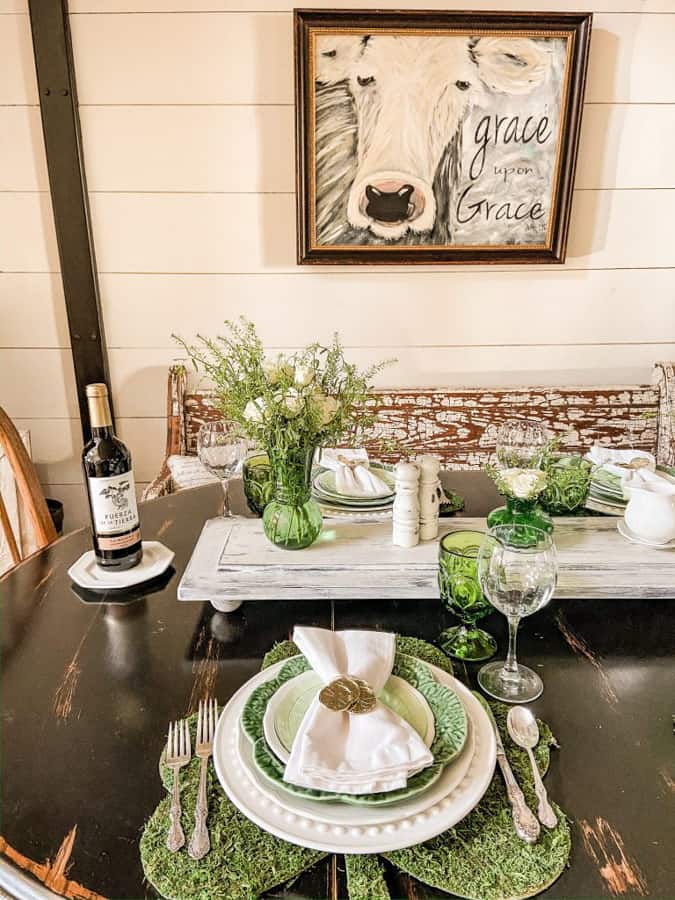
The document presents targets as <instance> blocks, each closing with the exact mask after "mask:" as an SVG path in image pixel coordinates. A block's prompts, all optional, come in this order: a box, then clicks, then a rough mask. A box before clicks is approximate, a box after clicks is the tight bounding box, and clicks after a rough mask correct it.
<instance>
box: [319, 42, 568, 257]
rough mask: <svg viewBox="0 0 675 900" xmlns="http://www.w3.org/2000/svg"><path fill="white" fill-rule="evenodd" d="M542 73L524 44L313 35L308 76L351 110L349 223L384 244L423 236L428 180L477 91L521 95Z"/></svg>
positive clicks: (543, 62) (542, 65) (535, 49)
mask: <svg viewBox="0 0 675 900" xmlns="http://www.w3.org/2000/svg"><path fill="white" fill-rule="evenodd" d="M549 70H550V54H549V51H548V50H546V49H545V48H544V47H543V45H541V44H537V43H536V42H535V41H532V40H530V39H527V38H497V37H485V38H480V39H473V38H470V37H459V36H458V37H453V36H449V37H417V36H394V35H391V36H390V35H376V36H374V37H373V36H364V37H359V36H353V35H349V36H340V35H338V36H330V35H321V36H319V38H318V39H317V52H316V80H317V82H318V83H319V84H320V85H331V84H338V83H340V82H343V83H346V85H347V87H348V89H349V92H350V94H351V96H352V98H353V102H354V107H355V110H356V118H357V153H358V161H357V163H358V164H357V170H356V175H355V177H354V180H353V183H352V185H351V188H350V192H349V200H348V204H347V219H348V222H349V224H350V225H352V226H353V227H354V228H360V229H369V230H370V231H371V232H372V233H373V234H375V235H377V236H378V237H382V238H388V239H392V240H395V239H398V238H401V237H403V236H404V235H405V234H406V233H407V232H408V231H412V232H428V231H431V230H432V228H433V227H434V223H435V219H436V201H435V199H434V192H433V187H432V186H433V182H434V176H435V174H436V170H437V169H438V166H439V163H440V160H441V158H442V156H443V153H444V151H445V150H446V148H447V147H448V145H449V144H450V142H451V141H452V139H453V138H454V136H455V135H456V134H457V132H458V130H459V128H460V125H461V123H462V121H463V120H464V118H465V116H466V114H467V112H468V110H469V109H470V107H471V106H473V105H480V104H481V102H482V100H483V98H484V97H485V93H486V91H487V90H491V91H499V92H503V93H509V94H527V93H529V92H530V91H532V90H534V89H535V88H537V87H539V86H540V85H541V84H542V83H543V82H544V80H545V79H546V78H547V77H548V73H549Z"/></svg>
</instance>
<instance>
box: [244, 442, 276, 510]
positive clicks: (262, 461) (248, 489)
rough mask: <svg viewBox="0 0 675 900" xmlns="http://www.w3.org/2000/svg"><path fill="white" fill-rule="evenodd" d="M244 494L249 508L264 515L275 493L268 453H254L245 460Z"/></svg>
mask: <svg viewBox="0 0 675 900" xmlns="http://www.w3.org/2000/svg"><path fill="white" fill-rule="evenodd" d="M242 474H243V479H244V494H245V496H246V502H247V503H248V508H249V509H250V510H251V512H252V513H255V515H256V516H262V514H263V512H264V511H265V507H266V506H267V504H268V503H269V502H270V500H271V499H272V495H273V493H274V478H273V473H272V466H271V465H270V460H269V457H268V455H267V454H266V453H254V454H253V455H251V456H249V457H247V458H246V459H245V460H244V467H243V473H242Z"/></svg>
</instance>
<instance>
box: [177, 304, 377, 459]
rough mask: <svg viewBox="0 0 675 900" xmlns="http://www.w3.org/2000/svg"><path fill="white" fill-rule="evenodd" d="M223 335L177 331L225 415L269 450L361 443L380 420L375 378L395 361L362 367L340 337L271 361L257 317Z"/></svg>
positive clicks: (238, 323) (230, 327) (234, 325)
mask: <svg viewBox="0 0 675 900" xmlns="http://www.w3.org/2000/svg"><path fill="white" fill-rule="evenodd" d="M225 327H226V332H225V334H222V335H218V336H217V337H216V338H213V339H212V338H206V337H203V336H201V335H198V336H197V342H196V343H195V344H188V343H187V342H186V341H184V340H183V339H182V338H180V337H177V336H176V335H173V337H174V338H175V340H177V341H178V343H179V344H181V346H182V347H183V348H184V349H185V351H186V353H187V354H188V356H189V357H190V359H191V360H192V363H193V365H194V367H195V369H196V370H197V371H202V372H203V373H204V374H205V375H206V376H207V377H208V378H209V379H210V380H211V381H212V382H213V385H214V391H215V395H216V398H217V404H218V408H219V409H220V411H221V412H222V414H223V417H224V418H225V419H227V420H229V421H232V422H237V423H238V424H239V425H241V427H242V430H243V431H244V432H245V433H246V434H247V435H248V436H249V437H251V438H252V439H253V440H255V441H256V442H257V443H258V444H260V445H262V446H263V447H265V448H276V449H277V450H279V451H282V452H283V450H284V449H291V448H297V447H308V446H320V445H325V446H331V445H337V444H344V443H349V444H357V443H359V442H360V441H361V440H362V439H363V436H364V434H365V433H366V432H368V431H369V430H371V429H372V427H373V426H374V424H375V415H374V413H373V412H372V410H371V409H369V408H368V405H367V401H368V399H369V398H370V397H371V393H372V390H373V388H372V380H373V379H374V378H375V376H376V375H378V374H379V373H380V372H381V371H382V370H383V369H384V368H385V367H386V366H388V365H390V364H391V363H392V362H394V360H384V361H382V362H379V363H376V364H375V365H373V366H370V367H369V368H367V369H365V370H359V369H358V367H357V366H355V365H353V364H352V363H349V362H347V360H346V359H345V356H344V351H343V347H342V344H341V342H340V339H339V337H338V335H337V334H335V335H334V337H333V341H332V343H331V344H330V345H329V346H327V347H325V346H322V345H321V344H318V343H313V344H310V345H309V346H308V347H305V349H304V350H300V351H298V352H296V353H292V354H289V355H283V354H279V355H278V356H277V357H276V359H272V360H270V359H268V358H267V357H266V355H265V350H264V347H263V344H262V341H261V340H260V337H259V336H258V333H257V331H256V329H255V326H254V325H253V323H252V322H249V321H248V320H247V319H244V318H240V319H238V320H237V321H226V322H225Z"/></svg>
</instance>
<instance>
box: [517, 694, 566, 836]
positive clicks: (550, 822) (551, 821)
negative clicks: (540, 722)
mask: <svg viewBox="0 0 675 900" xmlns="http://www.w3.org/2000/svg"><path fill="white" fill-rule="evenodd" d="M506 727H507V728H508V729H509V734H510V735H511V739H512V740H513V742H514V743H515V744H518V746H519V747H522V748H523V750H527V754H528V756H529V757H530V764H531V766H532V774H533V776H534V791H535V793H536V795H537V800H538V801H539V809H538V810H537V816H538V818H539V821H540V822H541V824H542V825H545V826H546V827H547V828H555V827H556V825H557V824H558V819H557V817H556V814H555V813H554V812H553V809H552V807H551V804H550V803H549V802H548V795H547V793H546V788H545V787H544V782H543V781H542V780H541V775H540V774H539V768H538V766H537V762H536V760H535V758H534V753H532V749H533V748H534V747H536V746H537V744H538V743H539V728H538V727H537V720H536V719H535V717H534V716H533V715H532V713H531V712H530V710H529V709H527V708H526V707H524V706H513V707H511V709H510V710H509V714H508V716H507V719H506Z"/></svg>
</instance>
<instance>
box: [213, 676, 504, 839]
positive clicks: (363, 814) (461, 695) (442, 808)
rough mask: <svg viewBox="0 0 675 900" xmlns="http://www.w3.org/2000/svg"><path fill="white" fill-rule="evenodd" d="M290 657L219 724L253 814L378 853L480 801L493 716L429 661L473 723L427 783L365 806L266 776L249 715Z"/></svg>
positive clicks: (233, 778) (453, 819)
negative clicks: (248, 727)
mask: <svg viewBox="0 0 675 900" xmlns="http://www.w3.org/2000/svg"><path fill="white" fill-rule="evenodd" d="M287 662H288V661H287V660H285V661H282V662H280V663H277V664H276V665H273V666H270V667H269V668H268V669H265V670H264V671H262V672H260V673H259V674H258V675H256V676H254V677H253V678H252V679H251V680H250V681H248V682H246V684H244V685H243V686H242V687H241V688H240V689H239V691H237V693H236V694H235V695H234V696H233V697H232V699H231V700H230V701H229V703H228V704H227V705H226V706H225V708H224V709H223V711H222V713H221V716H220V719H219V722H218V727H217V729H216V736H215V740H214V752H213V758H214V764H215V769H216V773H217V775H218V779H219V781H220V783H221V785H222V786H223V789H224V790H225V793H226V794H227V796H228V797H229V798H230V800H231V801H232V802H233V803H234V804H235V806H236V807H237V808H238V809H239V810H240V811H241V812H242V813H243V814H244V815H245V816H246V817H247V818H249V819H250V820H251V821H252V822H255V823H256V824H257V825H258V826H260V827H261V828H263V829H264V830H265V831H268V832H270V833H271V834H274V835H276V836H277V837H279V838H282V839H283V840H286V841H289V842H290V843H293V844H299V845H301V846H303V847H310V848H313V849H316V850H323V851H327V852H336V853H352V854H357V853H378V852H385V851H390V850H398V849H401V848H402V847H409V846H412V845H414V844H419V843H421V842H423V841H426V840H429V839H430V838H432V837H434V836H436V835H438V834H441V833H442V832H444V831H446V830H447V829H448V828H452V826H453V825H456V824H457V823H458V822H459V821H460V820H461V819H463V818H464V817H465V816H466V815H467V814H468V813H469V812H471V810H472V809H473V808H474V807H475V806H476V804H477V803H478V802H479V801H480V799H481V798H482V796H483V794H484V793H485V791H486V789H487V787H488V785H489V784H490V781H491V779H492V775H493V772H494V767H495V760H496V748H495V738H494V732H493V728H492V724H491V722H490V720H489V718H488V716H487V714H486V712H485V710H484V709H483V707H482V705H481V703H480V702H479V701H478V700H477V699H476V697H475V696H474V695H473V694H472V693H471V691H470V690H469V689H468V688H466V687H465V686H464V685H463V684H461V683H460V682H459V681H457V680H456V679H455V678H453V677H452V676H451V675H449V674H448V673H447V672H445V671H443V670H442V669H439V668H437V667H436V666H433V665H431V664H429V663H424V665H425V666H427V668H428V670H429V672H430V673H431V675H432V676H433V678H434V679H435V680H436V681H437V682H438V683H439V684H441V685H443V686H444V687H446V688H449V689H450V690H451V691H453V692H454V694H455V695H456V697H457V698H458V700H459V701H460V702H461V705H462V706H463V708H464V712H465V713H466V719H467V725H468V728H467V738H466V741H465V743H464V746H463V747H462V750H461V752H460V753H459V754H458V755H457V756H456V757H455V758H454V759H452V761H451V762H449V763H448V764H447V766H446V767H445V768H444V769H443V771H442V773H441V774H440V777H438V778H437V779H436V780H433V781H432V782H430V784H429V786H428V787H427V788H426V789H425V790H424V791H422V792H418V793H416V794H414V795H412V796H409V797H407V798H404V799H401V800H400V801H394V802H391V803H386V804H384V805H370V806H360V805H354V804H352V803H344V802H319V801H318V800H316V799H312V798H311V797H304V796H298V795H296V794H294V793H290V792H289V791H288V790H285V789H284V788H283V787H282V786H281V785H279V784H276V783H274V782H273V781H271V780H270V779H269V778H267V777H265V775H264V773H263V772H262V771H261V769H260V768H259V767H258V766H257V765H256V763H255V760H254V745H253V743H252V742H251V740H250V738H249V736H248V735H247V734H246V733H245V730H244V728H243V727H242V723H241V717H242V712H243V711H244V708H245V706H246V704H247V701H248V700H249V698H250V697H251V695H252V694H253V692H254V691H256V689H257V688H259V687H260V686H261V685H264V684H265V683H266V682H268V681H271V680H273V679H275V678H277V676H278V675H279V673H280V671H281V669H282V667H283V666H284V665H285V664H286V663H287ZM287 683H288V682H287Z"/></svg>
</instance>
